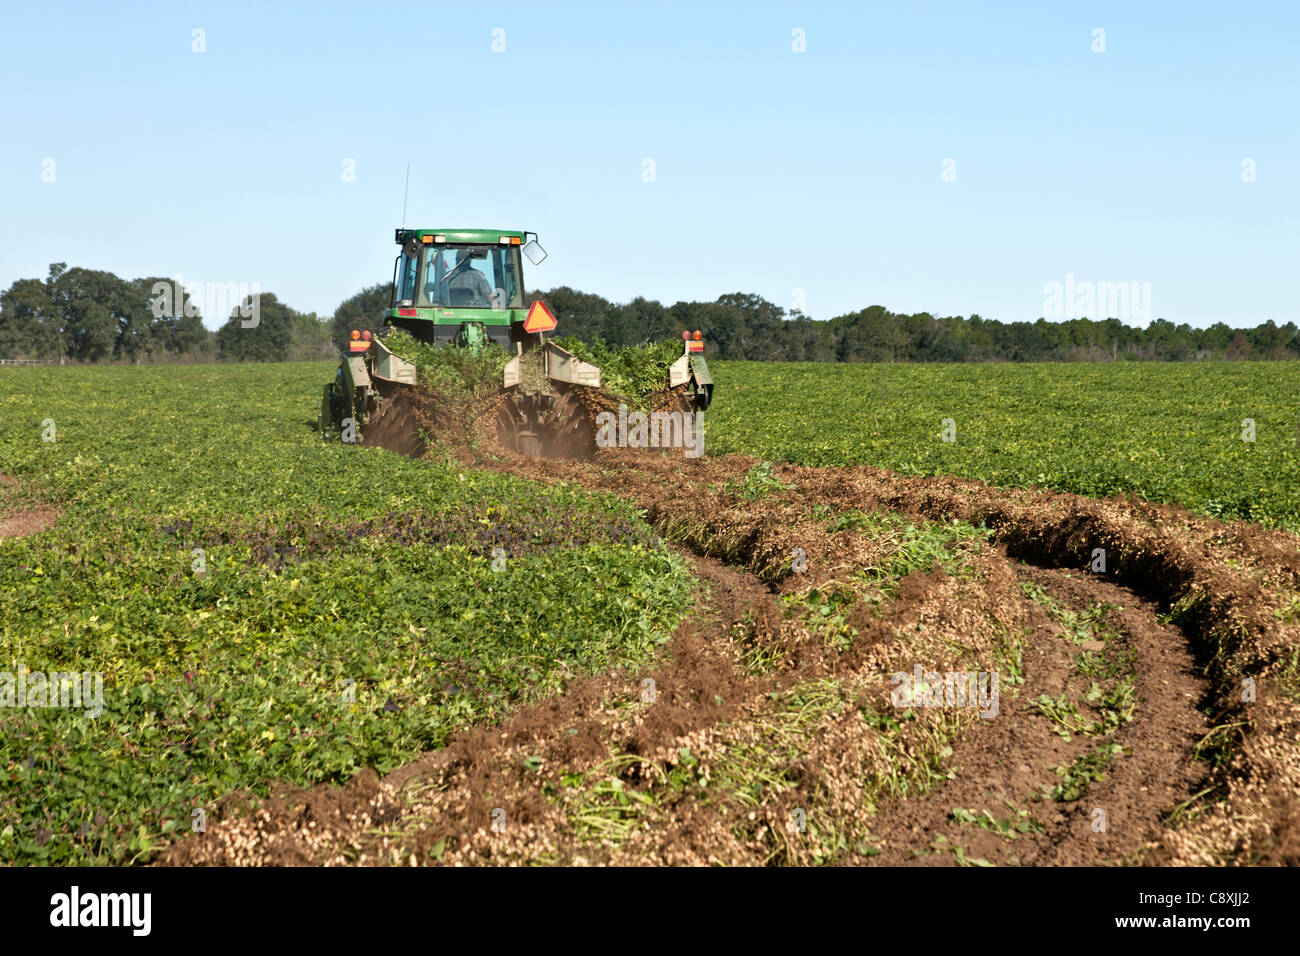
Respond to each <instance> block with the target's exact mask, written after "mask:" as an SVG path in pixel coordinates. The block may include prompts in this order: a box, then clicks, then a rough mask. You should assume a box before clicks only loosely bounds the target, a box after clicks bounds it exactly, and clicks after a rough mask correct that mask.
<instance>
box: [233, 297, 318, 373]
mask: <svg viewBox="0 0 1300 956" xmlns="http://www.w3.org/2000/svg"><path fill="white" fill-rule="evenodd" d="M241 307H242V310H243V311H247V312H251V313H252V314H251V315H247V316H245V315H243V314H241ZM297 314H298V313H296V312H295V311H294V310H293V309H291V308H289V307H288V306H287V305H285V304H284V303H282V302H281V301H280V300H279V299H277V298H276V297H275V294H274V293H272V292H263V293H261V294H260V296H258V297H257V298H256V299H255V298H254V297H252V296H250V297H249V298H248V299H246V300H244V302H243V303H241V304H240V306H236V307H235V308H233V309H231V311H230V318H229V319H227V320H226V323H225V325H223V326H222V327H221V328H220V329H218V330H217V354H218V355H219V356H220V357H221V358H222V359H225V360H227V361H235V362H283V361H285V360H286V359H288V358H289V346H290V344H291V343H292V340H293V327H294V322H295V321H296V316H297Z"/></svg>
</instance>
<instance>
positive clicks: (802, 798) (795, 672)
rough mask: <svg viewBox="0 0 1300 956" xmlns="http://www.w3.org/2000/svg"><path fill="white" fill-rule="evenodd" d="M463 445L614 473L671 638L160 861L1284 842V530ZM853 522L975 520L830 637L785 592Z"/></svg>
mask: <svg viewBox="0 0 1300 956" xmlns="http://www.w3.org/2000/svg"><path fill="white" fill-rule="evenodd" d="M417 412H418V409H417V410H413V411H411V412H410V414H411V416H412V417H417ZM426 417H427V416H426ZM394 431H395V432H399V433H400V441H394V444H393V447H395V448H396V449H397V450H403V451H406V452H407V453H410V452H411V451H413V450H415V451H418V449H412V448H411V447H410V437H409V434H408V433H407V432H402V431H400V430H399V429H394ZM480 438H481V440H480V441H479V443H478V445H477V447H468V446H464V445H459V446H457V447H454V448H452V449H451V450H450V452H449V451H448V449H447V448H445V447H444V448H442V449H440V453H442V454H448V453H450V454H455V455H459V456H461V459H462V461H464V462H465V463H466V464H467V465H473V466H475V467H480V468H494V469H500V470H504V471H509V472H511V473H514V474H519V475H524V476H527V477H532V478H535V479H538V480H543V481H550V482H574V483H577V484H580V485H582V486H583V487H586V488H589V489H598V490H606V491H611V492H613V493H616V494H619V495H621V496H623V497H625V498H628V499H630V500H632V501H635V502H637V503H638V504H639V505H640V506H641V507H642V508H644V509H645V511H646V515H647V518H648V520H649V521H650V522H651V523H652V524H653V525H654V526H655V527H656V528H657V529H659V531H660V532H661V534H663V535H664V536H665V537H666V538H668V539H669V540H671V541H673V542H676V543H677V546H678V547H681V548H683V549H685V552H686V553H687V554H689V556H690V560H691V561H692V563H693V564H694V566H695V569H696V573H697V574H698V576H699V578H700V580H701V582H702V599H701V604H700V606H699V607H698V608H697V610H696V611H695V612H694V613H693V614H691V615H690V616H689V617H688V618H687V620H685V621H684V622H683V625H682V627H681V628H680V629H679V631H678V633H677V634H676V635H675V637H674V639H673V641H672V642H671V643H670V645H669V646H668V649H667V654H666V656H665V658H664V659H663V660H662V661H661V662H660V663H659V664H658V665H656V666H655V667H652V668H649V669H648V670H647V671H646V672H645V673H640V674H625V673H622V672H611V673H608V674H603V675H598V676H595V677H590V678H583V679H579V680H576V681H574V682H573V683H572V684H570V686H568V687H567V688H566V689H565V691H564V693H562V694H561V695H559V696H558V697H556V698H553V699H551V700H547V701H543V702H540V703H537V704H534V705H532V706H529V707H525V708H523V709H521V710H520V711H518V712H517V713H516V714H515V715H514V717H512V718H511V719H510V720H508V721H506V722H505V723H504V724H502V725H500V726H496V727H478V728H474V729H472V730H470V731H467V732H466V733H464V734H462V735H460V736H459V737H457V738H455V739H453V741H452V742H451V743H450V744H449V745H448V746H447V747H445V748H444V749H442V750H439V751H437V752H434V753H431V754H429V755H427V756H426V757H424V758H422V759H421V760H418V761H416V762H414V763H412V764H410V765H407V766H405V767H402V768H400V769H399V770H397V771H395V772H393V773H392V774H389V775H388V776H387V777H386V778H384V779H382V780H380V779H379V778H377V777H376V776H375V775H373V774H369V773H367V774H364V775H362V776H360V777H358V778H355V779H354V780H352V781H350V782H349V783H348V784H347V785H346V786H344V787H341V788H339V787H318V788H314V789H312V790H299V789H295V788H283V787H277V788H275V789H274V791H273V794H272V796H271V798H270V799H268V800H264V801H260V802H250V801H247V800H245V799H244V798H241V797H235V798H231V799H230V800H228V801H227V802H226V803H225V805H224V806H223V807H222V808H220V809H219V810H218V812H217V813H216V815H215V816H216V817H217V821H216V822H215V823H214V824H212V825H210V827H209V829H208V832H207V833H205V834H200V835H196V836H194V837H191V838H190V839H187V840H186V841H184V842H183V843H180V844H178V845H176V846H174V847H173V848H172V849H171V850H170V851H168V853H167V854H166V857H165V859H164V861H163V862H167V863H173V864H194V863H220V864H230V863H235V864H281V863H325V864H344V863H363V864H391V863H419V864H426V863H435V864H436V863H441V864H464V863H526V862H534V863H535V862H544V863H620V864H628V863H630V864H656V863H685V864H707V863H729V864H746V863H754V864H759V863H773V862H776V863H794V864H803V863H848V864H872V863H888V864H913V863H922V864H950V865H951V864H956V865H1008V864H1029V865H1032V864H1107V863H1131V862H1140V863H1184V864H1197V863H1212V864H1223V863H1260V862H1264V863H1294V862H1296V861H1297V856H1298V854H1300V837H1298V836H1297V833H1298V830H1297V827H1296V823H1297V820H1298V819H1300V817H1298V816H1297V803H1296V794H1297V792H1298V791H1300V788H1298V787H1297V782H1298V777H1297V768H1298V767H1300V760H1298V759H1297V744H1296V739H1297V736H1300V734H1298V733H1297V731H1300V719H1298V717H1300V709H1298V708H1297V705H1296V699H1295V692H1296V686H1297V683H1296V673H1295V666H1296V658H1295V653H1296V647H1297V645H1298V644H1300V640H1298V639H1297V638H1298V637H1300V634H1298V633H1297V626H1296V620H1295V613H1294V608H1295V607H1296V606H1297V603H1296V596H1295V591H1296V586H1297V583H1298V582H1300V541H1298V540H1297V538H1296V536H1294V535H1289V534H1286V533H1284V532H1274V531H1266V530H1263V529H1259V528H1256V527H1253V526H1249V525H1244V524H1240V523H1236V524H1223V523H1220V522H1215V521H1212V520H1209V519H1204V518H1199V517H1197V516H1193V515H1190V514H1188V513H1186V512H1184V511H1181V510H1180V509H1173V508H1163V507H1156V506H1153V505H1150V504H1148V503H1145V502H1140V501H1106V502H1102V501H1095V500H1090V499H1085V498H1079V497H1077V496H1072V495H1060V494H1055V493H1051V492H1045V491H1038V490H1010V491H1008V490H998V489H991V488H988V487H987V486H985V485H983V484H981V483H978V482H970V481H960V480H956V479H947V478H932V479H918V478H910V477H904V476H898V475H895V474H893V473H890V472H887V471H882V470H878V469H871V468H861V467H859V468H823V469H810V468H800V467H795V466H777V467H775V468H774V469H772V470H771V473H770V474H771V478H772V479H773V480H774V482H775V483H776V485H778V487H772V488H770V489H768V490H767V491H766V492H765V493H763V494H762V495H760V496H758V497H756V498H754V499H752V500H750V499H747V498H744V497H743V495H741V494H740V493H739V492H738V488H740V487H742V483H743V481H744V479H745V477H746V476H747V475H749V474H750V473H751V469H753V467H754V466H755V464H756V463H755V462H754V461H752V460H750V459H746V458H743V457H740V456H728V457H725V458H721V459H708V458H705V459H700V460H683V459H682V458H681V457H680V456H672V455H667V454H663V455H660V454H652V453H641V452H630V451H627V450H621V449H619V450H615V449H611V450H608V451H600V452H597V453H596V454H595V456H594V458H593V459H592V460H590V461H581V462H580V461H550V460H539V459H524V458H520V457H519V456H516V455H512V454H509V453H506V452H505V451H504V450H503V449H501V448H500V447H499V446H498V445H496V444H495V443H494V442H493V441H492V440H491V436H490V435H486V434H485V435H483V436H480ZM780 486H783V487H780ZM854 511H857V512H862V513H874V512H888V513H891V514H899V515H907V516H910V517H912V518H913V519H915V520H916V521H918V522H951V521H953V520H960V521H965V522H970V523H973V524H976V525H983V526H986V527H988V528H990V529H991V530H992V534H993V540H992V541H990V542H983V543H976V544H973V545H969V546H967V545H963V546H961V557H962V562H961V568H960V569H959V570H957V571H956V572H955V573H954V572H951V571H947V570H944V569H943V568H941V567H938V566H936V567H933V568H930V569H929V570H927V571H915V572H913V573H910V574H908V575H906V576H905V577H903V578H902V580H901V581H900V582H899V583H898V587H897V589H896V591H893V592H891V593H889V594H887V595H882V596H880V598H879V600H878V601H877V602H876V603H875V604H868V603H867V602H864V601H861V600H858V601H854V602H851V603H850V604H849V605H848V606H847V611H846V620H845V621H844V625H843V627H844V630H843V633H844V634H848V635H851V639H846V641H841V642H840V643H838V644H834V643H828V639H827V635H826V633H825V628H824V627H823V626H821V624H819V623H818V622H817V621H816V619H814V620H812V621H811V622H810V621H809V619H808V616H807V615H806V613H803V610H806V607H807V605H806V598H807V596H808V595H809V594H810V592H813V591H814V590H818V591H824V592H826V593H828V594H832V593H838V592H837V589H840V590H842V589H844V588H848V587H849V584H848V583H846V582H849V581H851V580H855V578H854V575H855V574H857V573H858V572H860V571H861V570H862V569H864V568H873V567H877V566H883V565H884V564H886V563H888V560H889V558H890V555H891V551H890V549H891V548H892V547H894V546H895V545H896V544H897V542H893V543H891V542H890V540H889V539H888V536H887V535H879V534H872V533H869V532H858V531H855V530H853V529H852V528H848V529H844V530H839V531H836V530H833V529H834V527H835V526H834V525H833V524H830V523H828V521H827V517H828V516H833V515H836V514H846V513H849V512H854ZM1099 551H1100V552H1101V553H1102V558H1103V560H1104V565H1105V570H1104V571H1099V570H1097V568H1098V563H1097V559H1098V553H1099ZM796 555H797V556H798V557H797V559H796ZM791 598H799V599H803V600H804V603H800V602H799V601H794V602H792V601H791V600H789V599H791ZM918 665H919V666H920V667H921V668H922V670H923V671H925V672H927V673H928V672H930V671H933V672H936V673H946V672H951V671H957V672H963V673H964V672H978V673H985V674H991V673H995V672H996V673H998V674H1000V675H1001V676H1002V677H1003V678H1005V679H1004V681H1003V683H1002V687H1001V700H1000V706H999V707H998V713H997V716H996V717H993V718H992V719H987V718H984V717H980V716H979V715H978V713H977V712H976V710H975V709H974V708H972V707H961V706H957V707H953V706H947V707H944V706H939V707H934V706H911V707H908V706H899V702H898V701H897V700H896V699H894V698H893V694H894V689H893V688H891V683H892V684H895V685H896V681H895V679H894V678H895V676H896V675H899V674H908V673H911V672H912V670H913V668H914V667H916V666H918ZM647 682H653V683H647ZM651 688H652V689H653V693H652V694H648V689H651Z"/></svg>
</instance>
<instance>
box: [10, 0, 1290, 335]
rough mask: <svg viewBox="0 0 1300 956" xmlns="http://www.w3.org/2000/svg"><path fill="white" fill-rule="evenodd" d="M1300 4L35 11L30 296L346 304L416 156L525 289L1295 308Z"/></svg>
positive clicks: (819, 307)
mask: <svg viewBox="0 0 1300 956" xmlns="http://www.w3.org/2000/svg"><path fill="white" fill-rule="evenodd" d="M1298 10H1300V5H1297V4H1295V3H1294V2H1285V3H1282V2H1279V3H1270V4H1236V3H1223V2H1218V3H1198V2H1179V3H1158V4H1157V3H1133V2H1121V3H1110V2H1093V3H1052V2H1047V3H1044V2H1025V3H1016V4H1006V5H994V4H983V3H970V4H964V3H893V4H888V5H884V4H880V5H874V4H873V5H867V4H858V3H852V4H848V3H846V4H825V3H824V4H818V3H781V4H770V3H761V4H755V3H734V4H726V5H721V4H717V5H715V4H708V3H698V2H696V3H686V4H675V3H654V4H636V5H631V4H595V3H593V4H577V3H564V2H546V0H533V2H530V3H527V4H522V3H521V4H512V3H499V2H498V3H475V4H470V3H465V4H456V3H453V4H447V3H426V2H410V3H389V4H377V3H357V2H347V3H327V2H319V3H311V4H303V5H292V6H291V5H287V4H283V5H282V4H279V3H271V2H265V0H263V2H258V3H245V2H239V0H224V2H219V3H218V2H214V3H203V4H186V3H157V4H131V3H126V4H120V5H119V4H105V3H85V4H79V3H78V4H69V3H57V2H53V3H31V4H21V5H20V4H17V3H14V2H7V3H5V4H4V6H3V8H2V9H0V88H2V89H3V90H4V92H3V96H2V98H0V288H4V287H7V286H8V285H9V283H10V282H12V281H13V280H14V279H17V278H20V277H25V276H44V275H45V273H46V269H47V266H48V264H49V263H51V262H55V261H66V262H68V263H69V264H71V265H81V266H86V267H90V268H98V269H108V270H111V271H113V272H116V273H118V274H119V275H122V276H124V277H127V278H132V277H136V276H142V275H158V274H161V275H165V276H172V275H175V274H177V273H180V274H182V275H183V276H184V278H185V280H186V281H187V282H190V281H195V280H207V281H221V282H239V281H247V282H252V281H256V282H260V283H261V286H262V289H263V290H264V291H273V292H275V293H277V294H278V295H279V296H280V298H281V299H282V300H283V301H286V302H288V303H289V304H291V305H293V306H295V307H296V308H300V309H303V310H307V311H316V312H318V313H321V314H328V313H332V312H333V310H334V308H335V306H336V305H337V304H338V303H339V302H340V301H341V300H342V299H344V298H346V297H347V296H349V295H351V294H352V293H354V292H356V291H357V290H358V289H359V288H361V287H362V286H364V285H368V284H370V283H373V282H376V281H379V280H381V279H387V277H388V276H389V275H390V274H391V269H392V260H393V256H394V254H395V251H396V246H395V245H394V244H393V228H394V227H395V226H397V225H399V219H400V216H401V212H402V181H403V175H404V172H405V169H406V164H407V163H408V162H410V164H411V185H410V202H409V210H408V213H407V216H406V220H407V224H408V225H418V226H486V227H493V228H526V229H531V230H533V231H536V232H538V233H539V234H540V236H541V240H542V243H543V245H544V246H545V247H546V249H547V251H548V252H549V253H550V258H549V259H547V261H546V262H545V263H544V264H542V265H541V266H539V267H535V268H533V269H531V270H529V274H528V284H529V286H530V288H548V287H551V286H554V285H559V284H568V285H572V286H574V287H576V288H580V289H583V290H587V291H592V292H598V293H600V294H602V295H605V296H607V297H609V298H611V299H614V300H616V301H626V300H628V299H630V298H632V297H634V296H636V295H644V296H646V297H649V298H657V299H660V300H662V301H663V302H664V303H665V304H670V303H672V302H675V301H677V300H681V299H687V300H689V299H701V300H708V299H713V298H715V297H717V296H718V295H720V294H722V293H726V292H733V291H740V290H743V291H754V292H758V293H760V294H762V295H764V296H765V297H767V298H769V299H771V300H772V301H774V302H776V303H778V304H780V305H782V306H785V307H787V308H788V307H790V305H791V304H792V301H793V297H794V294H795V293H794V290H795V289H803V290H804V294H805V296H806V303H807V311H808V313H809V314H810V315H811V316H812V317H814V318H821V319H824V318H830V317H832V316H834V315H837V314H841V313H844V312H848V311H853V310H856V309H859V308H863V307H865V306H867V305H871V304H882V305H885V306H888V307H889V308H891V309H894V310H896V311H908V312H911V311H922V310H928V311H931V312H934V313H936V314H961V315H967V314H970V313H979V314H981V315H984V316H986V317H989V318H997V319H1002V320H1004V321H1013V320H1017V319H1034V318H1037V317H1038V316H1039V315H1040V314H1042V312H1043V304H1044V284H1045V283H1048V282H1053V281H1056V282H1064V280H1065V277H1066V275H1067V274H1072V275H1073V276H1075V279H1076V281H1094V282H1103V281H1105V282H1128V281H1138V282H1150V283H1151V296H1152V301H1153V310H1152V312H1153V315H1155V316H1163V317H1165V318H1168V319H1170V320H1172V321H1174V322H1189V323H1191V324H1193V325H1207V324H1210V323H1212V322H1215V321H1219V320H1223V321H1226V322H1228V323H1229V324H1232V325H1238V326H1240V325H1254V324H1256V323H1258V322H1261V321H1263V320H1265V319H1269V318H1272V319H1274V320H1276V321H1278V322H1286V321H1289V320H1300V305H1298V304H1297V297H1296V296H1295V295H1294V294H1293V291H1294V290H1292V289H1291V288H1290V286H1291V284H1292V282H1294V281H1295V276H1296V274H1297V261H1296V260H1297V251H1298V250H1300V241H1298V240H1297V226H1298V225H1300V221H1298V220H1300V214H1298V211H1300V123H1298V122H1297V120H1298V119H1300V54H1298V51H1300V12H1298ZM1098 27H1100V28H1102V29H1104V30H1105V44H1106V50H1105V52H1104V53H1094V52H1093V50H1092V46H1093V44H1094V40H1093V35H1092V31H1093V30H1094V28H1098ZM195 29H202V30H203V31H205V34H204V39H205V43H206V52H204V53H195V52H192V45H193V43H194V40H193V35H192V31H193V30H195ZM497 29H501V30H504V31H505V33H504V39H505V51H504V52H501V53H494V52H493V50H492V44H493V31H494V30H497ZM795 29H802V30H803V31H804V34H805V36H806V52H803V53H796V52H794V51H793V50H792V44H793V43H794V38H793V36H792V31H794V30H795ZM948 158H951V159H953V160H955V163H956V182H948V183H945V182H943V181H942V173H943V168H942V164H943V161H944V160H945V159H948ZM1246 158H1251V159H1253V160H1255V163H1256V170H1257V172H1256V175H1257V181H1256V182H1254V183H1243V182H1242V161H1243V160H1244V159H1246ZM46 159H53V160H54V161H55V166H54V172H55V181H54V182H52V183H47V182H42V171H43V168H44V167H43V165H42V164H43V161H44V160H46ZM345 159H351V160H354V161H355V164H356V165H355V168H356V181H355V182H351V183H349V182H344V181H343V176H342V172H343V162H344V160H345ZM645 159H652V160H653V161H654V163H655V181H654V182H644V181H643V161H644V160H645ZM207 321H208V323H209V325H215V324H216V323H215V322H214V317H211V316H209V317H207ZM1137 324H1141V323H1137Z"/></svg>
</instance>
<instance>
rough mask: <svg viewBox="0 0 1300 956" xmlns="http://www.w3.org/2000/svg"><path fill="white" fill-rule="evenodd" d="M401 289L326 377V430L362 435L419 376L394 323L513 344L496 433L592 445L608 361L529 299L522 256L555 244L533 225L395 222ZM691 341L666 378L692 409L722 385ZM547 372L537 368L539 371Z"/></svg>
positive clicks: (547, 451) (448, 337) (526, 450)
mask: <svg viewBox="0 0 1300 956" xmlns="http://www.w3.org/2000/svg"><path fill="white" fill-rule="evenodd" d="M396 239H397V244H398V245H399V246H401V252H400V254H399V255H398V257H397V260H396V262H395V264H394V272H393V290H392V298H391V301H390V303H389V309H388V311H387V312H386V313H385V315H384V316H383V319H384V322H383V328H381V329H380V330H379V331H378V332H376V333H373V334H372V333H371V332H370V331H368V330H354V331H352V332H351V333H350V335H351V338H350V340H349V342H348V348H347V351H346V352H344V354H343V358H342V361H341V362H340V363H339V368H338V372H337V374H336V375H335V377H334V381H332V382H330V383H329V384H328V385H326V386H325V391H324V395H323V396H322V399H321V403H320V413H319V417H318V425H319V429H320V432H321V436H322V437H323V438H333V437H335V436H336V435H337V436H339V437H341V438H342V439H343V440H344V441H348V442H360V441H361V440H362V437H363V434H364V430H365V428H366V425H367V423H368V422H373V421H374V420H375V419H376V418H377V417H378V416H380V415H381V414H382V413H383V410H384V408H385V406H386V404H387V403H388V402H390V401H391V400H392V399H393V397H394V396H395V395H397V394H398V393H399V392H400V390H402V389H413V388H414V387H415V384H416V368H415V366H414V365H413V364H412V363H411V362H409V361H407V360H406V359H403V358H402V357H401V356H398V355H396V354H394V353H393V352H392V351H391V350H389V349H388V348H387V347H386V346H385V345H384V341H383V340H384V338H385V337H386V336H387V333H388V332H389V331H390V330H391V329H393V328H401V329H405V330H406V331H407V332H409V333H410V334H411V335H412V336H413V337H415V338H416V339H419V340H420V341H423V342H428V343H431V344H434V345H439V346H446V347H449V348H464V349H471V350H474V351H476V352H477V351H479V350H482V349H485V348H503V349H505V350H507V351H508V352H511V353H513V354H514V357H513V358H512V359H511V360H510V361H509V362H508V363H507V364H506V367H505V372H504V374H503V376H502V382H501V387H502V391H503V395H504V397H505V398H506V401H503V402H501V403H500V412H499V416H498V433H499V435H500V437H501V438H502V439H503V441H504V443H505V444H506V445H507V446H508V447H511V448H512V449H513V450H515V451H518V452H520V453H522V454H525V455H533V456H538V455H542V456H546V457H577V456H578V455H579V454H581V453H582V452H584V451H589V449H590V447H592V446H593V442H594V438H593V436H594V434H595V425H594V422H593V415H592V410H593V408H595V407H596V403H594V402H593V401H591V398H592V393H594V392H598V391H599V389H600V386H601V379H600V369H599V368H597V367H596V366H595V365H592V364H591V363H589V362H584V361H582V360H580V359H579V358H578V357H577V356H575V355H573V353H571V352H568V351H566V350H565V349H563V348H561V347H560V346H558V345H557V344H555V343H554V342H553V341H550V340H548V339H547V338H546V337H545V336H546V333H547V332H549V331H552V330H553V329H554V328H555V324H556V322H555V318H554V316H553V315H552V314H551V312H550V310H549V309H548V308H547V307H546V306H545V304H544V303H541V302H534V303H533V305H532V306H531V307H529V306H528V304H527V299H526V298H525V294H524V276H523V263H522V259H523V258H524V257H527V258H528V260H529V261H530V262H531V263H532V264H533V265H537V264H539V263H540V262H541V261H542V260H543V259H545V258H546V252H545V250H543V249H542V247H541V245H540V244H539V243H538V242H537V236H536V235H535V234H534V233H530V232H501V231H498V230H494V229H405V228H403V229H398V230H397V234H396ZM683 339H684V340H685V343H686V347H685V351H684V352H683V354H682V357H681V358H680V359H678V360H677V361H676V362H675V363H674V364H673V365H672V367H671V369H670V370H669V381H668V382H667V383H665V387H666V389H667V390H668V392H669V395H670V396H671V398H672V401H673V402H674V403H675V404H676V405H677V406H678V408H680V409H681V410H683V411H686V410H694V411H703V410H704V409H705V408H707V407H708V405H709V402H710V400H711V398H712V394H713V379H712V378H711V377H710V375H709V369H708V365H707V363H705V361H704V356H703V355H702V354H700V353H701V352H702V348H703V343H702V342H701V341H700V334H699V333H698V332H696V333H695V335H694V337H693V338H692V337H691V336H690V335H689V333H683ZM537 371H540V374H537Z"/></svg>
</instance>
